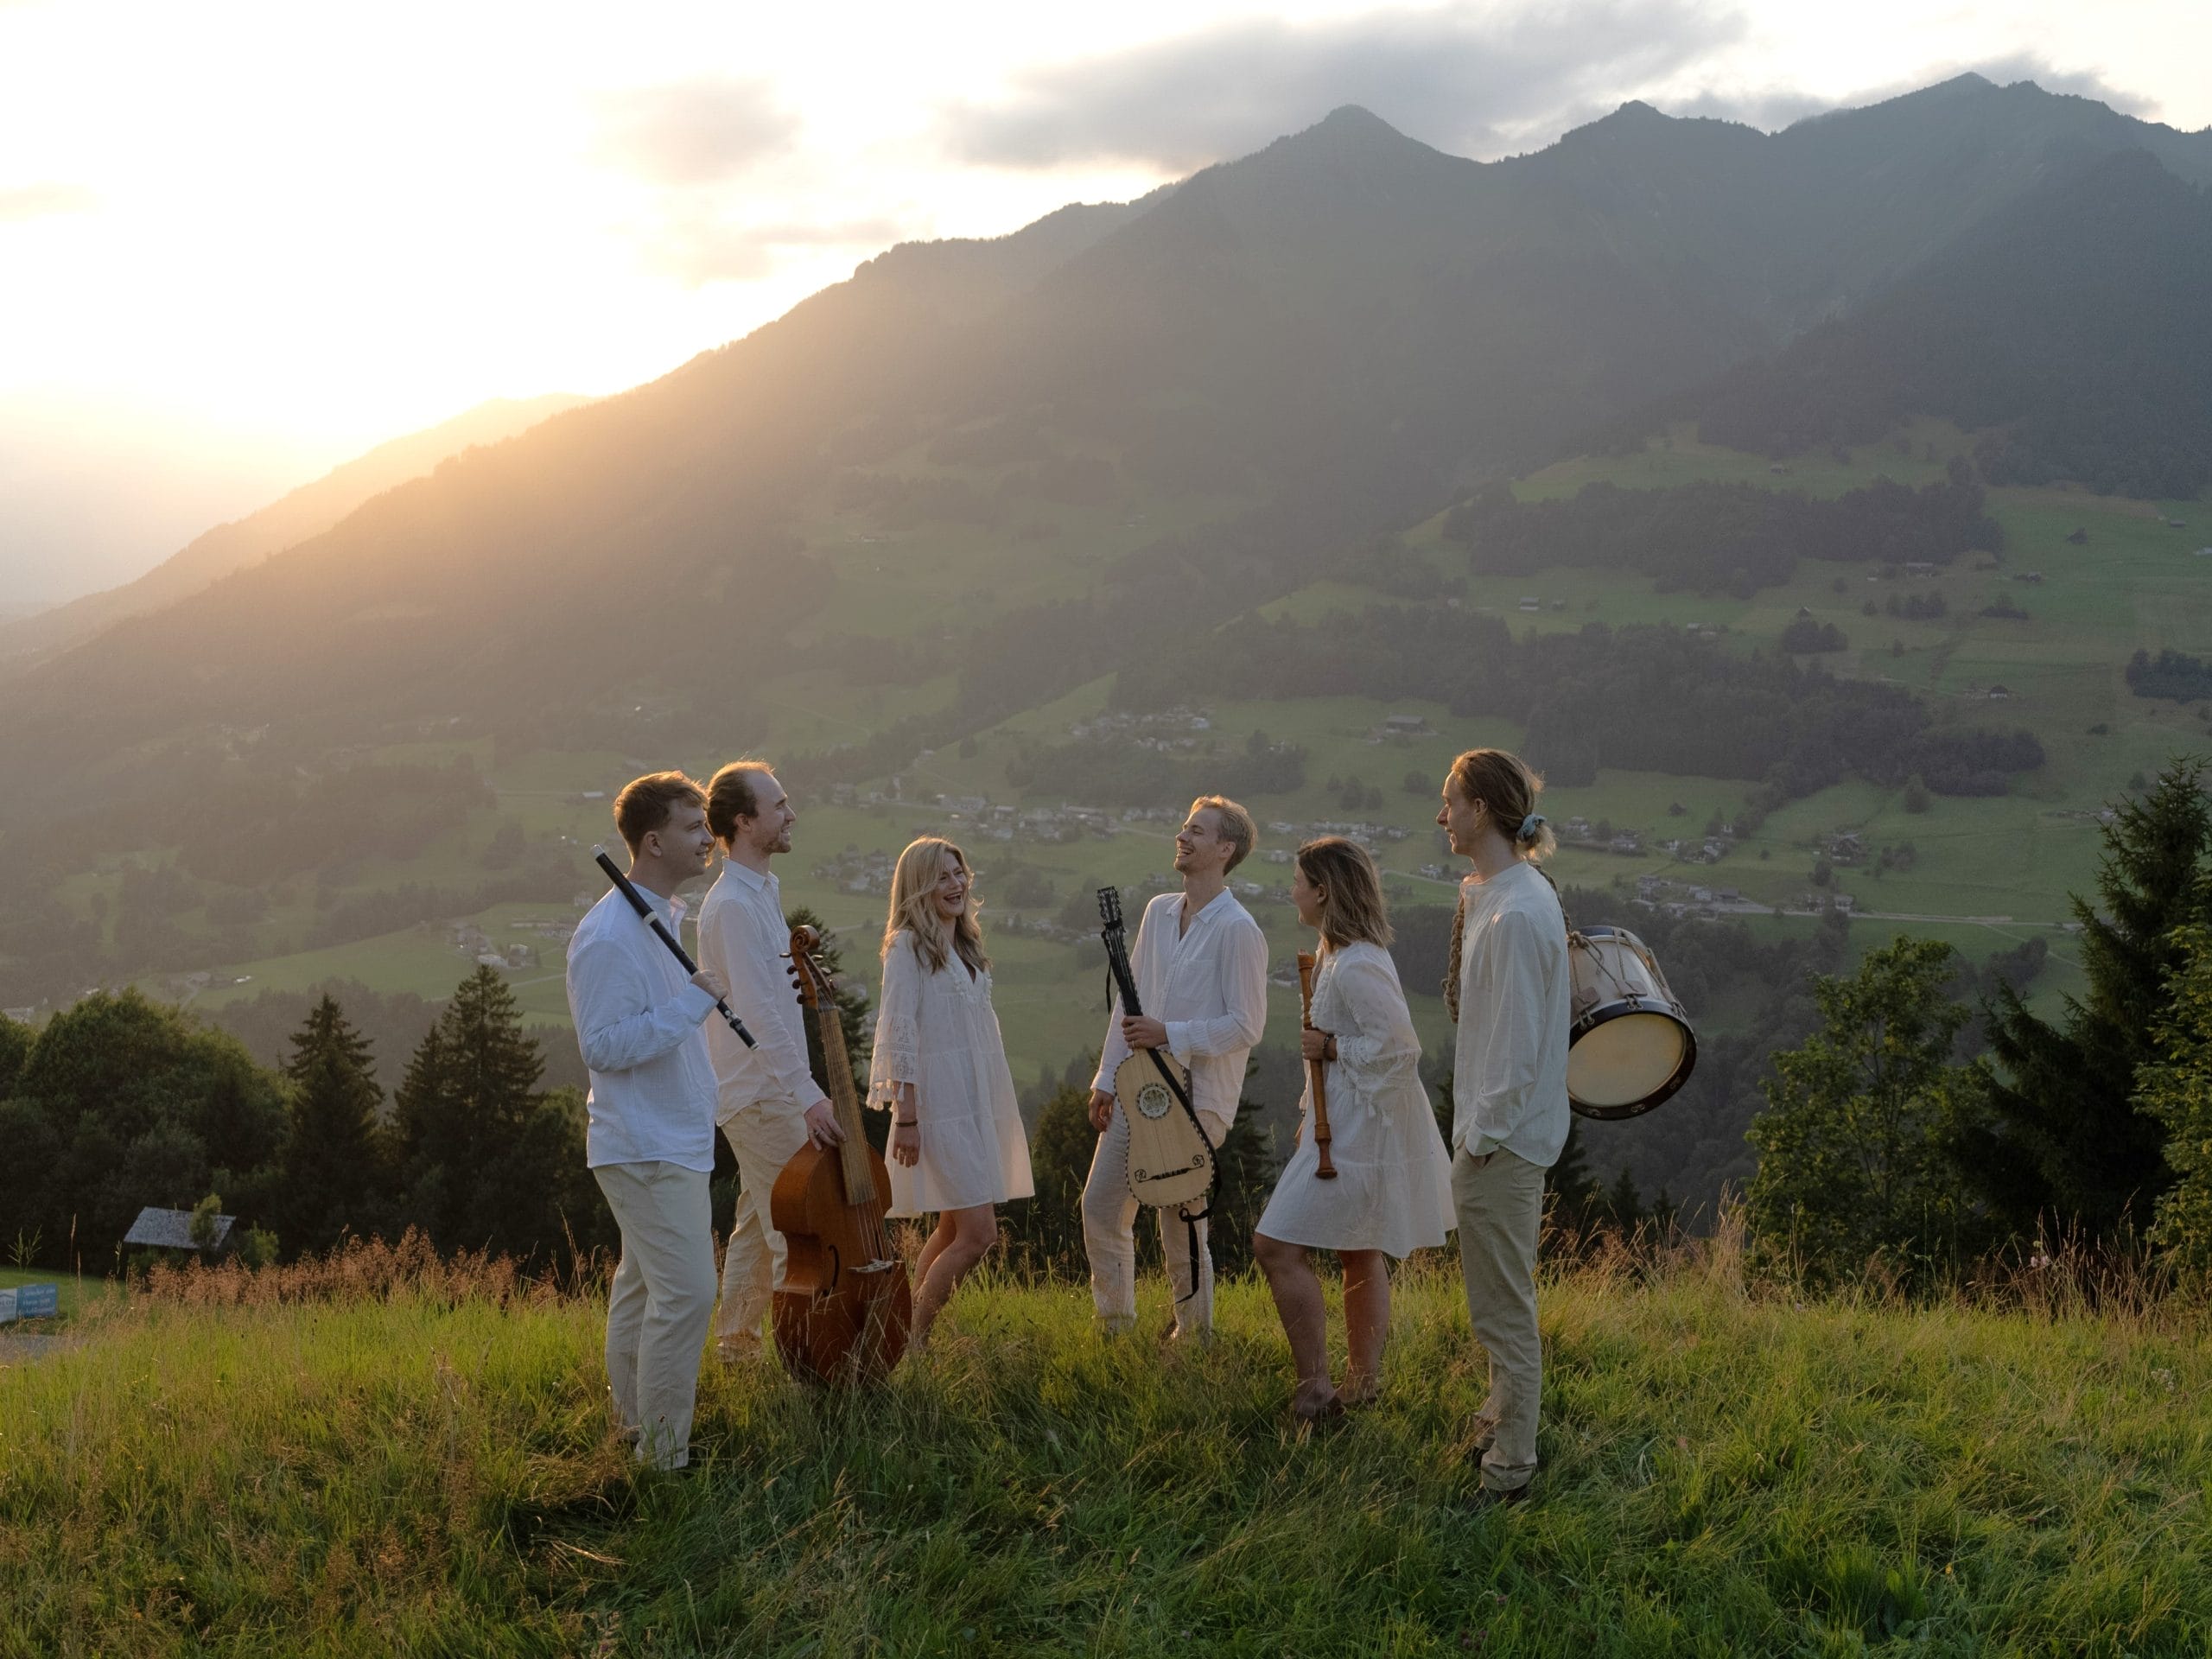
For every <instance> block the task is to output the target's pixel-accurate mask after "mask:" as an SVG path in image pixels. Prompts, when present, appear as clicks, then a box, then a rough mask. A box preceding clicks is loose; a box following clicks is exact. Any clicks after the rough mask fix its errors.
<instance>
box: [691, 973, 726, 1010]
mask: <svg viewBox="0 0 2212 1659" xmlns="http://www.w3.org/2000/svg"><path fill="white" fill-rule="evenodd" d="M691 982H692V983H693V984H694V985H696V986H697V987H698V988H700V989H701V990H702V991H704V992H705V993H706V994H707V995H709V996H711V997H713V998H714V999H715V1001H717V1002H721V1001H728V997H729V982H728V981H727V980H725V979H724V978H723V977H722V976H721V975H720V974H718V973H716V972H715V970H714V969H711V968H702V969H700V970H699V971H698V972H697V973H696V974H694V975H692V976H691Z"/></svg>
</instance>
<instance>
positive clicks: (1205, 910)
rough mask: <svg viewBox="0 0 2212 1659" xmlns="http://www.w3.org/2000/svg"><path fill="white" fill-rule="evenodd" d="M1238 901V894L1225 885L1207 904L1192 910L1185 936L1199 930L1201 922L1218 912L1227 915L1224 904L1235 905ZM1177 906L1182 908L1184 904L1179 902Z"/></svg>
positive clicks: (1184, 932)
mask: <svg viewBox="0 0 2212 1659" xmlns="http://www.w3.org/2000/svg"><path fill="white" fill-rule="evenodd" d="M1235 903H1236V894H1235V893H1231V892H1230V890H1229V889H1228V888H1227V887H1224V888H1223V889H1222V890H1221V891H1220V892H1219V893H1216V894H1214V896H1213V897H1212V898H1211V899H1207V900H1206V901H1205V904H1203V905H1201V906H1198V909H1196V910H1194V911H1192V912H1191V925H1190V926H1189V927H1187V928H1185V930H1184V931H1183V937H1184V938H1190V936H1191V934H1192V932H1193V931H1196V930H1197V928H1198V924H1199V923H1200V922H1203V921H1205V920H1206V919H1207V918H1210V917H1212V916H1214V915H1215V914H1216V913H1217V912H1218V913H1219V914H1221V915H1224V916H1225V915H1227V914H1228V913H1229V912H1227V911H1226V910H1225V909H1224V908H1223V906H1226V905H1233V904H1235ZM1176 908H1177V909H1178V910H1180V909H1181V908H1182V905H1181V904H1178V905H1177V906H1176Z"/></svg>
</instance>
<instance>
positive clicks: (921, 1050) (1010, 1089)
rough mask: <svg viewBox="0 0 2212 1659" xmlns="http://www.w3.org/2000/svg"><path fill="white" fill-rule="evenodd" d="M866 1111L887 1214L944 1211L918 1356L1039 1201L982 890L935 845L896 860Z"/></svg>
mask: <svg viewBox="0 0 2212 1659" xmlns="http://www.w3.org/2000/svg"><path fill="white" fill-rule="evenodd" d="M868 1099H869V1100H870V1101H871V1102H872V1103H874V1104H875V1105H878V1106H880V1107H883V1108H885V1109H887V1110H889V1111H890V1113H891V1115H892V1128H891V1209H890V1211H889V1213H890V1214H892V1215H893V1216H919V1215H922V1214H925V1213H926V1212H927V1211H932V1210H933V1211H937V1212H938V1222H937V1229H936V1230H935V1231H934V1232H932V1233H931V1235H930V1237H929V1242H928V1243H925V1245H923V1247H922V1254H921V1258H920V1260H919V1261H918V1262H916V1263H915V1264H914V1265H915V1290H914V1319H913V1325H912V1338H911V1340H912V1345H913V1346H915V1347H917V1348H919V1347H921V1346H923V1345H924V1344H925V1341H926V1339H927V1338H928V1336H929V1330H930V1326H931V1324H932V1323H933V1322H934V1321H935V1320H936V1319H937V1316H938V1313H941V1312H943V1311H944V1304H945V1302H946V1300H948V1299H949V1298H950V1296H951V1294H952V1287H954V1286H955V1285H957V1284H958V1283H959V1282H960V1280H961V1276H962V1275H963V1274H965V1273H966V1272H967V1271H968V1269H969V1268H972V1267H974V1266H975V1265H976V1262H980V1261H982V1259H983V1254H984V1252H985V1251H987V1250H988V1249H990V1248H991V1246H992V1245H993V1244H994V1243H996V1242H997V1241H998V1213H997V1210H996V1208H995V1206H996V1205H1001V1204H1003V1203H1005V1202H1006V1201H1007V1199H1009V1198H1028V1197H1029V1196H1031V1194H1032V1193H1033V1192H1035V1191H1036V1188H1035V1186H1034V1185H1033V1183H1032V1181H1031V1179H1030V1174H1029V1140H1028V1136H1027V1134H1026V1133H1025V1132H1024V1131H1023V1129H1022V1127H1021V1109H1020V1105H1019V1103H1017V1102H1016V1101H1015V1099H1014V1074H1013V1073H1012V1072H1011V1071H1008V1070H1007V1063H1006V1045H1005V1042H1004V1040H1003V1039H1001V1037H1000V1035H999V1018H998V1015H997V1014H996V1013H995V1012H994V1011H993V1010H992V1007H991V959H990V958H989V957H987V956H985V955H984V954H983V935H982V929H981V928H979V927H978V926H977V925H976V901H975V881H974V879H973V877H972V875H971V874H970V873H969V868H968V860H967V858H966V856H965V855H963V853H962V852H961V850H960V849H958V848H957V847H956V846H954V845H953V844H952V843H951V842H949V841H944V840H942V839H940V838H938V836H923V837H921V839H919V840H918V841H916V842H913V843H912V845H910V846H909V847H908V848H907V849H906V851H905V852H903V853H901V854H899V864H898V868H896V869H895V870H894V871H893V873H892V877H891V914H890V918H889V919H888V920H887V922H886V923H885V925H884V929H883V995H882V997H881V999H880V1001H879V1003H878V1005H877V1008H876V1016H875V1050H874V1063H873V1065H871V1066H870V1068H869V1071H868Z"/></svg>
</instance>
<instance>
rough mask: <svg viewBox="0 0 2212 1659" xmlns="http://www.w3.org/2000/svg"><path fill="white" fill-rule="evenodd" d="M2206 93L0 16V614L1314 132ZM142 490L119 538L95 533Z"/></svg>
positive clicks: (1832, 58)
mask: <svg viewBox="0 0 2212 1659" xmlns="http://www.w3.org/2000/svg"><path fill="white" fill-rule="evenodd" d="M2208 60H2212V25H2208V23H2207V22H2206V21H2205V14H2204V11H2203V10H2202V8H2199V7H2195V6H2184V5H2182V4H2164V5H2161V4H2138V5H2120V6H2107V7H2103V8H2099V9H2096V10H2094V11H2087V12H2085V11H2082V10H2079V9H2076V8H2071V7H2065V6H2061V5H2058V4H2056V3H2036V4H2031V5H2018V6H1996V5H1956V6H1949V7H1942V8H1936V9H1930V8H1927V7H1924V6H1910V7H1908V6H1905V5H1904V4H1901V3H1881V4H1874V5H1866V6H1860V7H1857V8H1853V9H1851V10H1849V11H1847V12H1845V11H1838V10H1831V9H1826V8H1821V9H1812V8H1805V7H1801V6H1795V5H1781V4H1745V5H1739V6H1730V5H1726V4H1692V3H1669V0H1654V3H1619V0H1616V3H1606V0H1595V3H1586V4H1580V5H1577V4H1568V5H1564V6H1548V7H1538V6H1511V5H1485V6H1471V7H1468V6H1462V7H1444V8H1397V9H1378V8H1364V9H1362V8H1346V7H1341V6H1338V7H1329V6H1321V5H1297V6H1292V7H1275V8H1273V9H1271V10H1270V11H1269V13H1268V14H1267V15H1266V16H1261V15H1260V14H1257V13H1255V12H1252V11H1249V10H1235V9H1231V8H1226V7H1205V6H1200V7H1193V6H1188V5H1177V6H1173V7H1170V6H1167V5H1165V4H1157V3H1152V4H1135V5H1120V6H1116V7H1113V8H1110V9H1109V8H1084V9H1076V8H1068V9H1053V10H1047V11H1044V12H1040V11H1039V10H1036V9H1034V8H1028V7H1020V8H1017V7H1014V6H1012V5H1001V6H969V7H964V8H957V9H955V10H951V11H950V12H946V11H943V10H931V11H928V12H926V13H919V12H916V11H914V10H912V9H906V8H892V7H880V8H874V9H870V10H855V9H851V8H836V9H819V10H801V9H797V8H793V9H790V10H783V11H772V10H766V9H761V8H743V9H734V8H727V7H718V6H709V5H657V6H641V7H632V8H626V9H624V10H622V11H621V12H620V14H619V15H618V14H616V13H612V12H609V11H607V10H604V9H601V8H582V7H546V6H532V7H524V6H518V5H462V6H457V7H456V6H453V5H437V6H431V5H426V4H387V5H383V6H378V7H375V8H370V7H365V6H359V5H352V4H344V5H340V4H333V5H326V6H315V7H299V6H293V5H282V4H258V5H257V4H222V5H207V6H198V7H190V8H182V7H175V6H166V5H157V4H99V5H88V4H60V3H48V4H41V3H29V4H24V3H15V4H8V5H0V289H4V301H5V308H4V313H0V315H5V317H6V318H7V319H8V321H7V323H6V324H5V327H6V331H7V337H6V340H5V346H4V350H0V446H4V448H3V449H0V485H4V486H5V488H6V489H7V491H8V492H9V494H10V496H13V495H15V494H16V492H18V491H19V490H28V491H29V493H30V494H35V495H36V496H37V497H38V499H39V501H40V503H41V505H40V506H39V509H38V511H37V512H35V513H34V514H32V515H30V518H29V520H28V521H27V520H26V518H25V517H24V516H23V513H22V512H20V511H18V508H19V507H20V505H21V504H20V503H19V502H16V501H11V500H8V499H0V597H5V598H10V599H19V598H27V597H28V598H39V599H47V600H53V599H59V598H62V597H66V596H67V595H69V594H73V593H76V592H79V591H83V590H85V589H86V588H92V587H97V586H101V585H104V584H106V583H109V582H114V581H118V580H121V579H124V578H125V577H127V576H129V575H135V574H136V573H137V571H138V570H140V569H144V568H146V567H148V566H149V565H150V564H152V563H154V562H156V560H158V559H159V558H161V557H162V556H165V555H166V554H168V552H171V551H174V550H175V546H176V545H178V544H181V542H182V540H184V539H186V538H187V537H188V536H189V535H190V534H191V533H194V531H197V530H198V529H200V528H204V527H205V525H206V522H207V519H208V516H209V514H210V513H211V512H214V513H218V514H220V515H225V516H230V515H236V514H238V513H243V512H246V511H249V510H251V509H252V508H254V507H256V506H257V505H261V504H262V503H263V502H264V501H265V500H266V499H269V497H270V495H271V494H272V493H275V486H278V485H280V484H283V483H284V482H287V481H289V482H298V481H303V480H305V479H306V478H308V477H310V476H313V475H314V474H316V473H317V472H319V471H320V470H321V469H323V468H326V467H328V466H330V465H332V464H334V463H335V462H337V461H341V460H343V459H345V458H346V457H347V456H349V455H352V454H357V453H359V451H361V450H363V449H365V448H368V447H370V446H372V445H373V444H375V443H377V442H380V441H382V440H384V439H386V438H389V437H391V436H394V435H398V434H400V433H403V432H406V431H410V430H412V429H417V428H420V427H423V426H426V425H429V424H430V423H434V422H436V421H439V420H442V419H444V418H446V417H448V416H452V415H453V414H454V413H456V412H457V411H459V410H461V409H463V408H465V407H467V406H469V405H471V404H475V403H477V402H479V401H480V400H482V399H485V398H487V397H496V396H517V397H521V396H530V395H533V394H537V393H541V392H550V391H570V392H582V393H605V392H609V391H618V390H620V389H621V388H623V387H626V386H628V385H635V384H637V383H639V382H640V381H643V380H645V379H648V378H652V377H654V376H656V375H658V374H660V373H663V372H666V371H667V370H669V369H671V368H672V367H674V366H675V365H677V364H679V363H681V362H683V360H684V359H687V358H689V357H690V356H691V355H692V354H694V353H696V352H699V351H701V350H703V349H707V348H709V347H711V346H715V345H718V344H720V343H721V342H723V341H726V340H730V339H733V338H735V337H738V336H741V335H742V334H746V333H747V332H748V331H749V330H751V329H753V328H754V327H758V326H759V325H760V324H761V323H763V322H765V321H768V320H770V319H771V318H772V317H774V316H776V315H779V314H780V313H782V312H783V311H785V310H786V309H787V308H789V307H790V306H791V305H792V304H793V303H794V302H797V301H798V300H799V299H801V298H803V297H804V296H806V295H807V294H809V293H811V292H813V291H814V290H816V289H819V288H821V287H822V286H823V285H824V284H826V283H832V282H836V281H838V280H840V279H842V278H843V277H846V276H848V275H849V273H850V272H851V270H853V268H854V266H855V264H858V263H860V262H861V261H862V260H864V259H866V258H868V257H872V256H873V255H874V254H875V253H877V252H879V251H881V250H882V249H884V248H886V247H887V246H888V245H892V244H893V243H895V242H898V241H901V240H906V239H912V238H933V237H944V236H991V235H999V234H1003V233H1005V232H1010V231H1012V230H1014V229H1016V228H1018V227H1019V226H1021V225H1022V224H1024V223H1026V222H1027V221H1028V220H1030V219H1034V218H1036V217H1038V216H1039V215H1040V214H1042V213H1046V212H1049V211H1051V210H1052V208H1054V207H1058V206H1060V205H1062V204H1063V203H1065V202H1068V201H1071V200H1105V199H1113V200H1120V199H1127V198H1128V197H1131V196H1134V195H1136V194H1141V193H1142V192H1143V191H1145V190H1146V189H1148V188H1152V187H1153V186H1154V185H1156V184H1158V183H1160V182H1161V181H1165V180H1167V179H1171V178H1173V177H1177V176H1180V175H1183V174H1184V173H1185V172H1187V171H1188V170H1190V169H1191V168H1194V167H1196V166H1199V165H1203V164H1205V162H1208V161H1211V160H1214V159H1220V158H1222V157H1224V156H1230V155H1233V154H1237V153H1242V152H1243V151H1244V150H1247V149H1252V148H1256V147H1258V146H1260V145H1262V144H1264V143H1267V142H1268V141H1269V140H1270V139H1271V138H1273V137H1276V136H1278V135H1280V134H1281V133H1284V132H1287V131H1292V130H1297V129H1298V128H1300V127H1302V126H1306V125H1309V124H1312V123H1313V122H1314V121H1316V120H1319V118H1321V117H1322V116H1324V115H1325V114H1326V113H1327V111H1328V110H1329V109H1330V108H1331V107H1333V106H1334V105H1338V104H1340V103H1345V102H1357V103H1362V104H1363V105H1366V106H1368V107H1369V108H1370V109H1372V110H1374V111H1375V112H1376V114H1378V115H1380V116H1381V117H1382V118H1383V119H1385V120H1387V121H1389V122H1391V123H1392V124H1395V125H1397V126H1398V127H1399V128H1400V129H1401V130H1403V131H1405V132H1407V133H1408V135H1409V136H1411V137H1415V138H1418V139H1421V140H1422V141H1423V142H1425V143H1431V144H1433V145H1435V146H1436V147H1438V148H1440V149H1446V150H1448V151H1451V152H1453V153H1456V154H1463V155H1473V156H1484V157H1488V156H1497V155H1500V154H1505V153H1511V152H1515V151H1519V150H1523V149H1536V148H1540V147H1541V146H1542V145H1543V144H1545V143H1549V142H1550V141H1551V140H1552V139H1554V137H1557V136H1558V134H1559V133H1560V131H1561V130H1565V129H1566V128H1567V127H1570V126H1573V125H1574V124H1580V123H1581V122H1583V121H1585V120H1587V119H1590V118H1593V117H1594V116H1596V115H1599V114H1602V113H1603V112H1605V111H1607V110H1609V109H1611V108H1612V107H1613V106H1614V105H1617V104H1618V103H1619V102H1621V101H1623V100H1624V99H1630V98H1639V97H1640V98H1643V99H1646V100H1648V101H1649V102H1652V103H1654V104H1655V105H1657V106H1658V107H1660V108H1661V109H1662V110H1665V111H1669V112H1670V113H1675V114H1715V115H1725V116H1731V117H1733V118H1740V119H1745V120H1748V121H1751V123H1753V124H1758V125H1761V126H1764V127H1769V128H1771V127H1775V126H1779V125H1784V124H1788V123H1789V121H1790V120H1793V119H1796V118H1800V117H1802V116H1803V115H1805V114H1807V113H1809V112H1812V111H1817V110H1818V109H1820V108H1822V107H1825V106H1828V105H1834V104H1836V103H1838V102H1848V101H1853V100H1854V99H1859V100H1863V99H1866V98H1868V97H1873V96H1880V95H1884V94H1885V93H1887V92H1891V91H1896V90H1902V89H1904V88H1905V87H1907V86H1915V85H1921V84H1924V83H1925V82H1926V81H1927V80H1929V79H1931V78H1933V77H1935V76H1936V75H1939V74H1942V73H1948V72H1950V71H1953V70H1955V69H1959V68H1964V67H1982V68H1983V69H1984V71H1985V73H1989V74H1990V75H1991V76H1992V78H1993V79H2019V78H2029V77H2032V78H2035V79H2038V80H2039V81H2040V82H2041V84H2043V85H2044V86H2046V87H2048V88H2050V90H2054V91H2062V92H2085V93H2088V94H2090V95H2092V96H2100V97H2103V98H2106V99H2108V100H2109V101H2113V102H2114V103H2115V105H2116V106H2118V107H2122V108H2125V109H2127V110H2128V111H2130V112H2132V113H2135V114H2138V115H2141V116H2143V117H2145V118H2149V119H2153V120H2162V121H2164V122H2167V123H2169V124H2172V125H2175V126H2177V127H2181V128H2184V129H2193V128H2196V127H2199V126H2202V125H2204V124H2207V123H2208V122H2212V85H2209V84H2208V81H2207V79H2206V77H2205V76H2204V75H2203V74H2202V65H2203V64H2204V63H2205V62H2206V61H2208ZM1171 100H1173V102H1171ZM1200 106H1202V107H1200ZM104 432H105V436H103V433H104ZM164 435H166V436H164ZM149 446H150V447H151V448H153V449H156V450H157V449H160V448H163V447H165V446H166V447H168V448H170V449H172V450H173V452H174V457H175V460H174V462H173V464H172V465H171V466H169V467H149V466H147V465H146V464H145V457H146V456H147V454H149ZM134 457H136V458H137V459H135V460H134V459H132V458H134ZM164 471H182V472H185V473H188V474H194V477H195V479H196V485H195V487H194V488H193V489H190V490H188V491H185V492H184V493H182V494H181V495H179V494H175V493H174V492H172V493H171V494H169V495H162V494H161V489H162V485H161V482H160V480H159V478H158V477H157V474H161V473H162V472H164ZM134 484H135V485H136V486H137V489H138V490H139V492H140V493H142V495H143V496H145V497H146V499H142V500H141V501H140V502H139V503H138V504H137V511H136V514H135V516H134V517H132V518H131V519H130V522H129V523H128V524H124V523H122V522H121V521H119V520H118V519H117V518H115V515H114V512H113V510H112V502H111V501H104V499H103V498H104V497H107V496H111V495H112V494H113V493H115V492H116V490H117V489H118V487H124V488H128V487H130V486H132V485H134ZM34 486H35V487H34ZM155 497H159V499H154V498H155ZM25 499H29V497H28V496H26V498H25ZM72 502H75V503H79V504H80V505H81V508H82V517H81V524H79V529H80V531H81V539H80V540H77V541H73V539H72V532H71V528H70V524H69V522H68V521H69V518H70V511H71V509H70V504H71V503H72ZM163 503H168V505H167V506H166V507H164V506H163V505H162V504H163ZM141 520H150V522H144V523H142V522H141Z"/></svg>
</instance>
